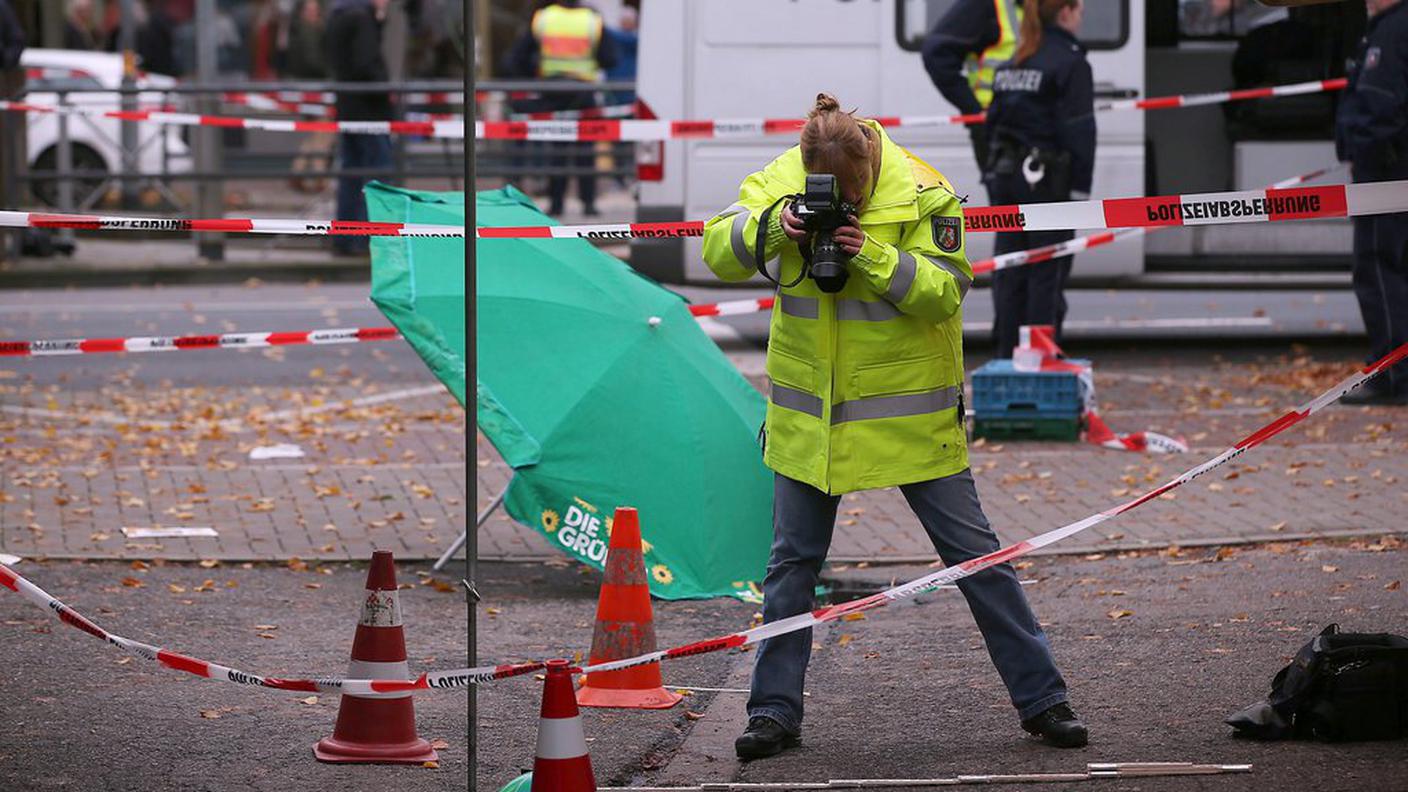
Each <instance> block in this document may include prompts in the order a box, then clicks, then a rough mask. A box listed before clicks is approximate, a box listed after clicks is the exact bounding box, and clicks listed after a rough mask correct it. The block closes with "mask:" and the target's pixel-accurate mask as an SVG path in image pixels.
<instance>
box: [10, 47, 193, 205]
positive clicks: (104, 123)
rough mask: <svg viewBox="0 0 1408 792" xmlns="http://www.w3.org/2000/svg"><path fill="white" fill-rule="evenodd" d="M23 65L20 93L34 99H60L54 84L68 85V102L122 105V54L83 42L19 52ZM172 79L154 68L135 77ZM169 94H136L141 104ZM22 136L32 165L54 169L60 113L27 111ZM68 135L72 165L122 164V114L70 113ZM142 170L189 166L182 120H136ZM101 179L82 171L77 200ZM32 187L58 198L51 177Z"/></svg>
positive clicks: (109, 167) (166, 82)
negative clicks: (86, 47) (82, 46)
mask: <svg viewBox="0 0 1408 792" xmlns="http://www.w3.org/2000/svg"><path fill="white" fill-rule="evenodd" d="M20 66H21V67H23V68H24V69H25V72H26V89H27V93H26V96H25V101H26V102H29V103H31V104H36V105H57V104H58V103H59V96H60V95H59V94H58V93H55V92H54V90H55V89H64V90H67V91H70V92H69V93H66V94H64V101H65V102H67V103H68V104H71V105H79V106H83V107H97V108H102V109H104V110H109V109H110V110H120V109H121V107H122V97H121V95H120V94H117V93H113V92H112V90H113V89H117V88H120V87H121V85H122V56H121V55H119V54H116V53H111V52H86V51H82V50H60V49H27V50H25V51H24V54H22V55H21V56H20ZM174 85H176V80H174V79H172V78H170V77H165V76H162V75H158V74H143V75H140V76H139V77H138V78H137V87H138V88H139V89H147V88H152V89H160V88H166V87H171V86H174ZM177 98H178V97H177V96H176V95H174V94H164V93H161V92H160V91H159V90H153V91H150V92H148V91H145V90H144V91H143V92H142V93H139V94H138V95H137V105H138V107H142V108H151V107H157V106H160V105H164V104H171V103H174V102H175V101H176V100H177ZM27 115H28V123H27V141H28V149H27V151H28V156H29V167H30V170H31V172H35V173H39V172H46V171H47V172H53V171H55V170H57V169H58V162H59V119H58V116H56V115H54V114H52V113H29V114H27ZM68 136H69V139H70V140H71V141H72V146H73V168H72V171H73V172H75V173H81V172H90V173H91V172H104V173H108V174H112V175H116V174H119V173H121V172H122V145H121V143H122V122H121V121H118V120H116V119H112V118H102V117H93V116H75V115H70V116H69V119H68ZM137 143H138V146H137V148H138V154H137V161H136V169H137V171H138V172H139V173H147V174H159V173H162V172H163V171H166V172H175V173H181V172H186V171H189V170H190V169H191V157H190V150H189V148H188V147H187V146H186V142H185V141H184V140H183V139H182V138H181V130H180V128H179V127H174V126H162V125H158V124H137ZM102 183H103V179H102V178H93V177H84V178H82V179H80V180H79V181H78V182H76V184H75V189H74V200H75V201H78V202H83V201H85V199H87V198H88V196H89V194H91V193H92V192H93V191H94V190H95V189H97V188H98V187H99V186H101V185H102ZM31 191H32V192H33V193H34V195H35V197H37V198H38V199H39V200H40V201H42V202H44V203H46V204H49V205H51V206H54V205H57V203H58V183H57V182H56V181H52V180H48V181H35V182H33V183H32V185H31Z"/></svg>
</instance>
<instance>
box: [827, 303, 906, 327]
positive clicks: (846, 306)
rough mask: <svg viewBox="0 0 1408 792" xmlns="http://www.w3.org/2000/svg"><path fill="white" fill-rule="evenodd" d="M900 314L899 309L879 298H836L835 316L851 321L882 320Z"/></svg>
mask: <svg viewBox="0 0 1408 792" xmlns="http://www.w3.org/2000/svg"><path fill="white" fill-rule="evenodd" d="M897 316H902V314H901V313H900V309H898V308H896V307H895V306H894V305H891V304H890V303H887V302H881V301H879V300H837V301H836V318H837V319H841V320H849V321H853V322H884V321H888V320H890V319H894V318H895V317H897Z"/></svg>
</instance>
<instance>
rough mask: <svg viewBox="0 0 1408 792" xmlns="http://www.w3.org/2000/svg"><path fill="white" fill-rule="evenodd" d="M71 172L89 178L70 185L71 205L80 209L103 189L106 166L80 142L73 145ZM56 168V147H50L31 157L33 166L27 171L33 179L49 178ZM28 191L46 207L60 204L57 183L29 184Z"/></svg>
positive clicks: (48, 181) (51, 180)
mask: <svg viewBox="0 0 1408 792" xmlns="http://www.w3.org/2000/svg"><path fill="white" fill-rule="evenodd" d="M71 145H72V147H73V172H74V173H87V174H103V175H90V176H84V177H82V178H79V179H76V180H75V181H74V183H73V202H74V205H75V206H81V205H82V204H83V202H84V200H85V199H87V198H88V196H90V195H92V194H93V191H94V190H97V189H98V188H99V187H101V186H103V182H105V181H107V177H106V174H107V173H108V164H107V162H106V161H105V160H104V159H103V157H102V155H101V154H99V153H98V152H97V151H95V150H93V148H92V147H90V146H86V145H84V144H82V143H73V144H71ZM58 167H59V147H58V146H50V147H49V148H46V149H44V150H43V151H41V152H40V153H39V156H38V157H35V158H34V164H33V165H32V166H31V167H30V172H32V173H33V174H34V175H35V176H48V175H50V174H52V173H54V172H56V171H57V170H58ZM29 190H30V192H32V193H33V194H34V197H35V198H37V199H38V200H39V202H40V203H43V204H45V205H47V206H52V207H55V208H57V207H58V205H59V182H58V181H57V180H55V179H47V178H46V179H44V180H42V181H34V182H30V185H29Z"/></svg>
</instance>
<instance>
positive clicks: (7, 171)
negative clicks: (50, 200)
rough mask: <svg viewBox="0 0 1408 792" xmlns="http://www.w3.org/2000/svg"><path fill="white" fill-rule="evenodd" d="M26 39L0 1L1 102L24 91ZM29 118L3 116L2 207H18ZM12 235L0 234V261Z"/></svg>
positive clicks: (0, 116)
mask: <svg viewBox="0 0 1408 792" xmlns="http://www.w3.org/2000/svg"><path fill="white" fill-rule="evenodd" d="M25 44H26V38H25V35H24V27H23V26H21V25H20V20H19V17H17V16H16V15H15V10H14V9H13V8H11V7H10V2H9V0H0V99H10V98H11V97H13V96H15V95H16V94H17V93H19V91H20V90H21V89H22V88H24V70H23V69H21V68H20V55H22V54H23V53H24V48H25ZM24 137H25V117H24V114H23V113H0V204H3V205H4V206H6V207H11V206H18V205H19V203H20V202H19V200H18V196H17V195H16V194H15V193H16V181H15V172H16V170H17V169H18V168H19V164H20V162H22V161H23V158H24V149H25V140H24ZM9 241H10V240H9V237H8V235H4V234H0V262H3V261H4V260H5V258H6V253H7V251H8V249H9Z"/></svg>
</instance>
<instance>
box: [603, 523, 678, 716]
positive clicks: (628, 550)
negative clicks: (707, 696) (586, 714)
mask: <svg viewBox="0 0 1408 792" xmlns="http://www.w3.org/2000/svg"><path fill="white" fill-rule="evenodd" d="M653 651H655V617H654V615H653V614H652V613H651V610H650V589H649V587H647V586H646V583H645V558H644V557H643V555H642V554H641V549H640V521H639V519H638V518H637V516H636V510H635V509H631V508H624V507H623V508H620V509H617V510H616V517H615V519H614V521H613V522H612V526H611V544H610V546H609V547H608V548H607V552H606V577H605V579H603V580H602V583H601V597H600V599H598V600H597V605H596V629H595V630H594V631H593V632H592V654H591V662H592V663H604V662H607V661H610V660H620V659H622V658H626V657H634V656H636V655H640V654H645V653H646V652H653ZM680 698H681V696H680V695H679V694H678V693H673V692H671V691H669V690H666V689H665V688H664V687H663V686H662V685H661V682H660V664H659V663H658V662H656V663H649V664H647V665H641V666H636V667H634V668H625V669H622V670H620V671H601V672H598V673H594V674H587V681H586V682H585V683H583V685H582V689H581V690H578V691H577V703H578V704H581V705H582V706H584V707H630V708H633V709H669V708H670V707H673V706H675V705H676V704H678V703H679V700H680Z"/></svg>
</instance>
